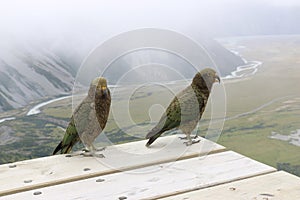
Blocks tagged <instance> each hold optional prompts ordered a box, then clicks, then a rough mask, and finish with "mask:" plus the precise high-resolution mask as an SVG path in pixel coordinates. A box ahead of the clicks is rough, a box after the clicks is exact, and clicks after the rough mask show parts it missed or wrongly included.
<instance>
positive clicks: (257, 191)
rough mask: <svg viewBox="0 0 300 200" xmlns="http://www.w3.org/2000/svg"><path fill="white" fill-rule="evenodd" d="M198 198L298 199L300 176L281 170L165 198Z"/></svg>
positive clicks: (234, 199) (177, 199)
mask: <svg viewBox="0 0 300 200" xmlns="http://www.w3.org/2000/svg"><path fill="white" fill-rule="evenodd" d="M198 199H201V200H211V199H213V200H224V199H231V200H296V199H300V178H299V177H296V176H293V175H291V174H289V173H286V172H283V171H280V172H274V173H270V174H266V175H262V176H257V177H253V178H249V179H244V180H240V181H236V182H232V183H228V184H224V185H219V186H216V187H211V188H205V189H202V190H197V191H193V192H187V193H183V194H180V195H176V196H170V197H167V198H164V200H198Z"/></svg>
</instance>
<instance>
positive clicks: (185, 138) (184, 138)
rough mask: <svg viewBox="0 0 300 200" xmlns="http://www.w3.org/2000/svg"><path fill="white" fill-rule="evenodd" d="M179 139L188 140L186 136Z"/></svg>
mask: <svg viewBox="0 0 300 200" xmlns="http://www.w3.org/2000/svg"><path fill="white" fill-rule="evenodd" d="M178 138H179V139H181V140H187V139H188V138H187V137H186V136H179V137H178Z"/></svg>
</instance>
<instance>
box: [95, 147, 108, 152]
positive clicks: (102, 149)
mask: <svg viewBox="0 0 300 200" xmlns="http://www.w3.org/2000/svg"><path fill="white" fill-rule="evenodd" d="M105 149H106V147H102V148H100V149H96V151H104V150H105Z"/></svg>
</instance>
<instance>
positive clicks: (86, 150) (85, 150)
mask: <svg viewBox="0 0 300 200" xmlns="http://www.w3.org/2000/svg"><path fill="white" fill-rule="evenodd" d="M81 151H83V152H90V150H88V149H82V150H81Z"/></svg>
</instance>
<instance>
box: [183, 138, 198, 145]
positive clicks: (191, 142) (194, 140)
mask: <svg viewBox="0 0 300 200" xmlns="http://www.w3.org/2000/svg"><path fill="white" fill-rule="evenodd" d="M200 141H201V140H200V139H197V138H194V139H192V140H190V141H187V142H184V143H183V144H185V145H186V146H191V145H192V144H196V143H199V142H200Z"/></svg>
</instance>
